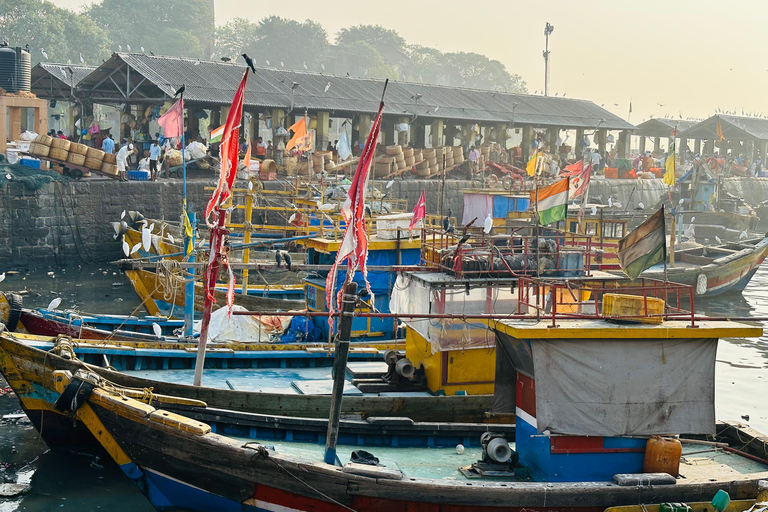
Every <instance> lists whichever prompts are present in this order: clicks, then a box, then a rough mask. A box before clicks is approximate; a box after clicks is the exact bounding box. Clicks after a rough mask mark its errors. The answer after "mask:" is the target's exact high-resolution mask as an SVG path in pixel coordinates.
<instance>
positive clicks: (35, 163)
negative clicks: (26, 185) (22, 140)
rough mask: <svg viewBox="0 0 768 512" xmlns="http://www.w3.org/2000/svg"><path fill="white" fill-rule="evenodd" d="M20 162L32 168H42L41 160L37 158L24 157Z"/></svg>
mask: <svg viewBox="0 0 768 512" xmlns="http://www.w3.org/2000/svg"><path fill="white" fill-rule="evenodd" d="M19 164H21V165H23V166H24V167H31V168H32V169H40V160H38V159H36V158H22V159H21V160H19Z"/></svg>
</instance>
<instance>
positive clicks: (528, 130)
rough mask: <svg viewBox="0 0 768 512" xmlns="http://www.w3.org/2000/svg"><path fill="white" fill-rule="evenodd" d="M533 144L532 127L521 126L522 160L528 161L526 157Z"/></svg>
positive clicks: (529, 153)
mask: <svg viewBox="0 0 768 512" xmlns="http://www.w3.org/2000/svg"><path fill="white" fill-rule="evenodd" d="M581 133H582V134H583V133H584V130H582V131H581ZM532 144H533V127H531V126H523V141H522V142H521V147H520V149H521V150H522V151H521V155H522V157H523V161H524V162H528V157H529V156H530V155H531V150H532V149H533V147H532Z"/></svg>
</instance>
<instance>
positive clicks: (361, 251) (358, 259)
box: [325, 81, 388, 330]
mask: <svg viewBox="0 0 768 512" xmlns="http://www.w3.org/2000/svg"><path fill="white" fill-rule="evenodd" d="M387 83H388V81H387V82H385V83H384V90H385V91H386V87H387ZM383 110H384V99H383V96H382V101H381V103H380V104H379V112H378V114H376V118H375V119H374V120H373V123H372V124H371V131H370V133H369V134H368V139H367V140H366V141H365V146H364V147H363V151H362V152H361V153H360V161H359V162H358V163H357V169H356V170H355V176H354V177H353V178H352V184H351V185H350V187H349V190H348V191H347V199H346V200H345V201H344V204H343V205H342V207H341V215H342V217H344V221H345V222H346V224H347V227H346V230H345V231H344V238H343V240H342V242H341V246H339V250H338V252H337V253H336V261H334V263H333V265H332V266H331V270H330V271H329V272H328V277H327V278H326V280H325V290H326V293H325V301H326V305H327V306H328V312H329V313H333V312H334V310H335V306H334V295H335V294H334V291H335V290H336V277H337V274H338V266H339V265H341V264H342V263H343V262H344V261H346V262H347V282H351V281H352V279H353V278H354V276H355V270H356V269H357V268H358V267H359V268H360V270H361V271H362V273H363V279H364V280H365V286H366V288H367V289H368V291H369V292H370V293H371V300H370V303H371V304H373V303H374V296H373V292H372V290H371V285H370V284H369V283H368V268H367V266H366V261H367V259H368V234H367V233H366V229H365V191H366V189H367V188H368V178H369V174H370V172H369V171H370V170H371V163H372V162H373V158H374V156H375V153H376V143H377V142H378V140H379V133H380V131H381V114H382V112H383ZM343 291H344V287H342V288H341V289H340V290H339V293H338V296H337V297H336V304H339V303H341V294H342V293H343ZM328 324H329V326H330V328H331V330H332V329H333V317H332V316H329V317H328Z"/></svg>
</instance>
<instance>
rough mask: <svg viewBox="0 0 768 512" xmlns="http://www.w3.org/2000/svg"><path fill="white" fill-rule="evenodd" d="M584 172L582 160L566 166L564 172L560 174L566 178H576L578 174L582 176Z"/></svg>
mask: <svg viewBox="0 0 768 512" xmlns="http://www.w3.org/2000/svg"><path fill="white" fill-rule="evenodd" d="M583 171H584V159H583V158H582V159H581V160H579V161H578V162H576V163H573V164H571V165H566V166H565V168H563V172H561V173H560V176H562V177H564V178H565V177H566V176H576V175H578V174H581V173H582V172H583Z"/></svg>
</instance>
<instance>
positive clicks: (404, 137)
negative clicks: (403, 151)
mask: <svg viewBox="0 0 768 512" xmlns="http://www.w3.org/2000/svg"><path fill="white" fill-rule="evenodd" d="M403 123H405V124H407V125H410V124H411V118H410V117H408V116H401V117H399V118H398V119H397V124H403ZM395 129H397V126H396V127H395ZM409 131H410V130H409ZM409 131H405V132H401V131H399V130H397V131H396V132H395V140H396V141H397V143H398V144H400V145H401V146H403V147H405V146H407V145H408V134H409Z"/></svg>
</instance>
